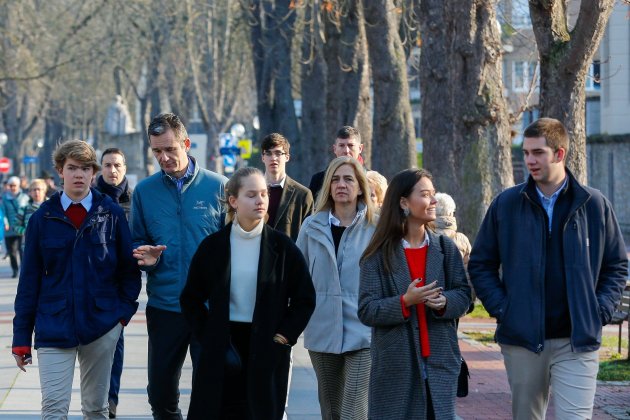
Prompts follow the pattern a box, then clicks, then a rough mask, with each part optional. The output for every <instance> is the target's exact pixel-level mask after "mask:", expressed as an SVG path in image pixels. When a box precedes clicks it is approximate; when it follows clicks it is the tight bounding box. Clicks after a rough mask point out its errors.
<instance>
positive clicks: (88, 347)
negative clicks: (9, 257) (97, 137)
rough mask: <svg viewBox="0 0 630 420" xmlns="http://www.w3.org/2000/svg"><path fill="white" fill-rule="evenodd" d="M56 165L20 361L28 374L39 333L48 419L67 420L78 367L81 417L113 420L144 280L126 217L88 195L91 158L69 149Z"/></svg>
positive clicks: (33, 235)
mask: <svg viewBox="0 0 630 420" xmlns="http://www.w3.org/2000/svg"><path fill="white" fill-rule="evenodd" d="M53 159H54V163H55V167H56V168H57V171H58V172H59V175H60V176H61V177H62V179H63V192H62V193H61V194H55V195H54V196H53V197H51V198H50V199H49V200H48V201H45V202H44V203H43V204H42V205H41V207H40V208H39V209H38V210H37V211H36V212H35V213H34V214H33V215H32V216H31V218H30V220H29V223H28V226H27V229H26V239H27V240H26V247H25V250H24V265H23V267H22V272H21V273H20V280H19V283H18V289H17V295H16V297H15V318H14V319H13V355H14V356H15V360H16V363H17V365H18V367H19V368H20V369H22V370H24V371H26V370H25V366H26V365H27V364H29V363H31V345H32V335H33V331H35V348H36V349H37V359H38V362H39V375H40V382H41V388H42V418H45V419H48V418H66V417H67V415H68V409H69V406H70V397H71V394H72V377H73V374H74V365H75V361H76V359H77V358H78V359H79V366H80V370H81V410H82V411H83V415H84V417H85V418H90V419H99V418H102V419H106V418H107V416H108V409H107V408H108V407H107V389H108V388H109V379H110V372H111V369H112V360H113V356H114V349H115V348H116V342H117V341H118V337H119V336H120V333H121V330H122V328H123V326H124V325H127V323H128V322H129V320H130V319H131V317H132V316H133V314H134V313H135V312H136V309H137V308H138V303H137V299H138V295H139V294H140V289H141V287H142V284H141V280H140V271H139V270H138V267H137V264H136V262H135V260H134V258H133V256H132V242H131V233H130V231H129V226H128V225H127V222H126V219H125V214H124V212H123V210H122V208H120V207H119V206H117V205H115V204H114V202H113V201H112V200H111V199H110V198H109V197H108V196H106V195H104V194H101V193H100V192H98V191H96V190H94V189H91V188H90V184H91V183H92V179H93V178H94V174H95V173H96V171H97V170H98V169H99V165H98V163H97V162H96V152H95V151H94V149H93V148H92V147H91V146H90V145H88V144H87V143H86V142H84V141H80V140H71V141H68V142H65V143H63V144H61V145H60V146H59V147H58V148H57V150H55V153H54V155H53Z"/></svg>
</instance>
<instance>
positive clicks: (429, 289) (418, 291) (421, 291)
mask: <svg viewBox="0 0 630 420" xmlns="http://www.w3.org/2000/svg"><path fill="white" fill-rule="evenodd" d="M418 283H420V279H415V280H414V281H412V282H411V284H409V287H408V288H407V292H405V294H404V295H403V300H404V302H405V305H406V306H408V307H409V306H412V305H417V304H419V303H424V304H425V305H426V306H427V307H428V308H431V309H433V310H435V311H441V310H442V309H444V308H445V307H446V296H444V295H443V294H442V290H443V289H442V288H441V287H437V280H436V281H433V282H431V283H429V284H425V285H424V286H418Z"/></svg>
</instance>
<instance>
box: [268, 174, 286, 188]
mask: <svg viewBox="0 0 630 420" xmlns="http://www.w3.org/2000/svg"><path fill="white" fill-rule="evenodd" d="M286 180H287V176H286V175H285V176H284V177H283V178H282V180H280V182H276V183H275V184H267V186H268V187H280V188H284V183H285V182H286Z"/></svg>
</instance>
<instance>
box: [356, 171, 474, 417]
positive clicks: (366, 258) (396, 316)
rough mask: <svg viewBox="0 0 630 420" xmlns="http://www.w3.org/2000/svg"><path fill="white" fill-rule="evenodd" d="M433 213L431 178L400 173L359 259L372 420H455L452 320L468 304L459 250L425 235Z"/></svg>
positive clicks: (456, 358) (456, 366) (457, 359)
mask: <svg viewBox="0 0 630 420" xmlns="http://www.w3.org/2000/svg"><path fill="white" fill-rule="evenodd" d="M435 207H436V200H435V190H434V188H433V182H432V180H431V175H430V174H429V173H428V172H427V171H424V170H418V169H408V170H405V171H402V172H400V173H398V174H397V175H396V176H395V177H394V178H393V179H392V181H391V183H390V184H389V187H388V188H387V194H386V195H385V201H384V202H383V207H382V208H381V215H380V218H379V222H378V226H377V228H376V232H375V233H374V236H373V237H372V240H371V241H370V244H369V246H368V247H367V249H366V250H365V253H364V254H363V257H362V259H361V283H360V284H361V286H360V295H359V318H360V319H361V321H362V322H363V323H364V324H365V325H369V326H370V327H372V349H371V350H372V371H371V377H370V390H369V417H370V418H374V419H394V418H396V419H398V418H400V419H403V418H405V419H440V420H441V419H454V418H455V398H456V397H455V394H456V391H457V378H458V375H459V371H460V364H461V355H460V351H459V346H458V344H457V329H456V325H455V320H456V319H458V318H459V317H460V316H462V315H463V314H464V313H465V312H466V309H468V306H469V305H470V301H471V297H470V287H468V283H467V282H466V275H465V273H464V265H463V264H462V258H461V255H460V254H459V251H458V250H457V247H456V246H455V244H454V243H453V241H451V240H450V239H448V238H445V237H443V236H438V235H436V234H434V233H433V232H431V231H430V230H429V229H428V228H427V225H428V224H429V223H430V222H432V221H434V220H435V217H436V216H435Z"/></svg>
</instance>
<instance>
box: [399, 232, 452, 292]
mask: <svg viewBox="0 0 630 420" xmlns="http://www.w3.org/2000/svg"><path fill="white" fill-rule="evenodd" d="M427 235H428V236H429V249H427V261H426V269H425V277H426V282H427V283H431V282H432V281H434V280H438V286H442V287H445V286H446V285H445V284H444V279H443V277H442V276H440V272H441V271H442V270H443V268H442V267H443V266H444V251H443V250H442V242H441V241H440V238H439V236H438V235H436V234H435V233H433V232H432V231H431V230H428V229H427ZM391 267H392V277H393V280H394V284H395V285H396V289H397V291H398V293H399V294H401V295H402V294H404V293H405V292H406V291H407V288H408V287H409V283H411V280H412V278H411V273H410V272H409V265H408V264H407V257H406V255H405V250H404V249H403V245H402V241H401V242H400V245H399V246H398V247H397V248H396V253H395V256H394V261H392V264H391Z"/></svg>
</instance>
